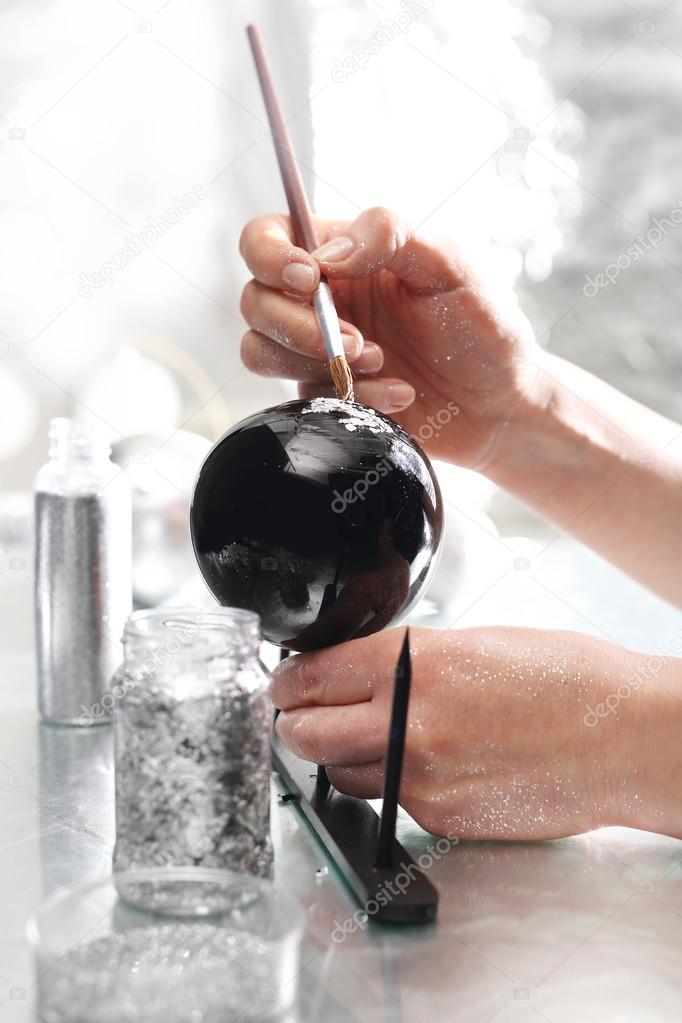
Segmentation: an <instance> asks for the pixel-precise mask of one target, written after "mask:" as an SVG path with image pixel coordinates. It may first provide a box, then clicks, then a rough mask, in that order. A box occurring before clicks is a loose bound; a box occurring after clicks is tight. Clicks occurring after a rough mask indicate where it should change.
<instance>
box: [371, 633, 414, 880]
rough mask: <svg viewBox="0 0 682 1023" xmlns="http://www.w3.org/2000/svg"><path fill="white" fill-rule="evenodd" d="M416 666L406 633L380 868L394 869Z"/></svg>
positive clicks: (381, 833) (393, 718)
mask: <svg viewBox="0 0 682 1023" xmlns="http://www.w3.org/2000/svg"><path fill="white" fill-rule="evenodd" d="M411 681H412V662H411V660H410V630H409V629H406V631H405V639H404V641H403V647H402V650H401V651H400V657H399V658H398V664H397V666H396V671H395V685H394V687H393V706H392V708H391V725H390V729H389V733H388V750H387V752H386V768H385V773H384V803H383V806H382V808H381V821H380V822H379V838H378V841H377V856H376V866H377V867H390V866H392V863H393V843H394V841H395V826H396V821H397V819H398V797H399V796H400V779H401V775H402V772H403V755H404V753H405V735H406V732H407V710H408V707H409V705H410V683H411Z"/></svg>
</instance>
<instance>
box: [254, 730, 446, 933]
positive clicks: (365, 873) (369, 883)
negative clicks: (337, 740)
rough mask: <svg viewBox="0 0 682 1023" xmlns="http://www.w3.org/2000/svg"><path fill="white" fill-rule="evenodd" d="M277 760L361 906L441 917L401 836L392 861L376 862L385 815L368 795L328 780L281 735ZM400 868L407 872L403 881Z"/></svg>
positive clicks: (289, 795) (415, 919)
mask: <svg viewBox="0 0 682 1023" xmlns="http://www.w3.org/2000/svg"><path fill="white" fill-rule="evenodd" d="M272 763H273V768H274V770H275V771H276V772H277V774H278V775H279V777H280V779H281V782H282V786H283V788H284V789H285V792H284V795H283V796H282V800H283V801H284V802H295V803H296V806H297V807H298V810H299V812H300V813H301V814H302V815H303V817H305V819H306V821H307V822H308V824H309V825H310V827H311V829H312V831H313V833H314V835H315V837H316V838H317V839H318V841H319V842H320V843H321V844H322V845H323V846H324V848H325V850H326V852H327V854H328V856H329V857H330V858H331V860H332V862H333V864H334V866H335V867H336V869H337V871H338V872H339V874H340V875H341V878H342V880H343V881H344V882H345V883H346V885H347V886H348V888H350V890H351V891H352V893H353V895H354V896H355V898H356V899H357V901H358V902H359V903H360V905H361V907H363V908H366V907H369V906H372V907H373V906H374V905H375V904H376V906H377V907H378V908H377V910H376V912H373V913H371V914H370V915H371V918H372V919H373V920H377V921H379V922H382V923H394V924H408V923H412V924H424V923H430V922H433V921H434V920H435V919H436V912H437V908H438V892H437V891H436V889H435V888H434V887H433V885H432V884H431V882H430V881H429V879H428V878H427V877H426V875H425V874H424V873H423V871H422V870H421V868H420V867H419V866H418V865H417V863H416V862H415V861H414V859H413V858H412V856H410V854H409V853H408V851H407V850H406V849H405V848H404V846H402V845H401V844H400V842H399V841H398V840H397V839H396V838H395V837H394V838H393V845H392V857H391V863H390V865H388V866H377V865H376V858H377V846H378V840H379V828H380V822H381V818H380V817H379V815H378V814H377V813H376V812H375V811H374V810H373V809H372V807H371V806H370V805H369V803H368V802H367V800H365V799H356V798H355V797H354V796H345V795H343V794H342V793H340V792H337V791H336V789H334V788H332V787H331V786H330V785H329V783H326V784H325V783H324V782H322V781H321V780H320V778H319V777H318V772H317V765H316V764H311V763H309V762H308V761H307V760H300V759H299V758H298V757H296V756H295V755H294V754H293V753H290V752H289V750H287V748H286V747H285V746H284V744H283V743H282V741H281V739H279V737H278V736H277V735H275V736H274V737H273V744H272ZM398 874H401V875H403V878H402V879H401V881H400V886H398V884H397V883H396V878H397V875H398ZM405 875H407V876H408V878H409V879H410V880H409V882H408V883H407V884H406V883H405V881H404V876H405Z"/></svg>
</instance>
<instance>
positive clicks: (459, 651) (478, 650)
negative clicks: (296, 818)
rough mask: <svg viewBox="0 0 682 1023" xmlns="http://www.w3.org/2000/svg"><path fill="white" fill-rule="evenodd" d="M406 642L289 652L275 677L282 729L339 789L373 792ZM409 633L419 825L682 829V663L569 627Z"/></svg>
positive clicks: (438, 830)
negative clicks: (324, 769)
mask: <svg viewBox="0 0 682 1023" xmlns="http://www.w3.org/2000/svg"><path fill="white" fill-rule="evenodd" d="M403 637H404V630H403V629H393V630H391V631H389V632H386V633H382V634H379V635H375V636H370V637H368V638H366V639H359V640H354V641H352V642H350V643H344V644H341V645H339V646H335V647H332V648H330V649H327V650H321V651H319V652H315V653H310V654H302V655H299V656H296V657H290V658H288V659H287V660H286V661H284V662H282V664H280V665H279V666H278V668H277V669H276V671H275V673H274V678H273V683H272V700H273V702H274V704H275V706H277V707H280V708H282V713H281V714H280V715H279V717H278V718H277V731H278V732H279V734H280V736H281V737H282V739H283V740H284V742H285V743H286V744H287V746H289V747H290V749H291V750H292V751H293V752H294V753H296V754H298V755H299V756H301V757H303V758H304V759H307V760H311V761H313V762H316V763H322V764H327V765H328V773H329V777H330V780H331V782H332V784H333V785H334V786H335V787H336V788H337V789H338V790H339V791H341V792H346V793H349V794H351V795H354V796H361V797H365V798H374V797H378V796H380V795H381V792H382V784H383V770H384V765H383V756H384V752H385V749H386V741H387V736H388V722H389V716H390V707H391V699H392V687H393V676H394V670H395V665H396V663H397V660H398V655H399V652H400V647H401V644H402V640H403ZM410 639H411V649H412V691H411V699H410V711H409V721H408V732H407V741H406V748H405V761H404V767H403V781H402V787H401V796H400V802H401V804H402V806H404V808H405V809H406V810H407V811H408V813H409V814H411V816H412V817H414V819H415V820H416V821H417V822H418V823H419V824H421V825H422V826H423V827H424V828H426V829H427V830H428V831H431V832H433V833H435V834H440V835H445V834H447V833H454V834H456V835H458V836H459V837H461V838H468V839H547V838H558V837H561V836H565V835H573V834H577V833H579V832H583V831H588V830H591V829H593V828H598V827H601V826H604V825H610V824H627V825H631V826H634V827H641V828H646V829H648V830H656V831H661V832H663V833H666V834H676V835H682V812H681V809H682V807H681V804H680V801H679V792H678V780H679V777H680V775H681V773H682V771H681V769H682V743H680V741H679V735H680V719H681V717H682V715H681V714H680V708H681V707H682V702H680V701H681V698H682V686H680V684H679V679H680V674H681V672H680V668H681V665H680V662H679V661H676V660H675V659H668V660H665V659H661V658H648V657H647V655H645V654H636V653H633V652H631V651H628V650H625V649H623V648H622V647H618V646H615V645H614V644H611V643H606V642H604V641H602V640H598V639H593V638H592V637H589V636H584V635H580V634H579V633H572V632H548V631H541V630H534V629H513V628H481V629H466V630H462V631H459V630H452V631H439V630H438V631H437V630H431V629H411V630H410ZM654 661H656V662H657V664H656V665H654V664H653V662H654ZM647 666H648V669H649V670H648V674H649V678H648V680H647V678H646V676H647ZM637 679H638V680H639V684H636V680H637ZM619 687H621V688H620V689H619ZM623 687H625V688H623ZM627 690H629V692H628V691H627ZM607 698H609V699H608V702H607ZM604 708H605V709H604Z"/></svg>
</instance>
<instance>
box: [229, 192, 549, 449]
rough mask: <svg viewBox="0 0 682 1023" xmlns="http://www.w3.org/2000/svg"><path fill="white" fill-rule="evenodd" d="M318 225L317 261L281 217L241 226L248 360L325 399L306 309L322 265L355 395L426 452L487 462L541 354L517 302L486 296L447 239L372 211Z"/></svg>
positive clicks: (325, 378) (321, 358)
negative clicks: (391, 420) (297, 242)
mask: <svg viewBox="0 0 682 1023" xmlns="http://www.w3.org/2000/svg"><path fill="white" fill-rule="evenodd" d="M316 227H317V234H318V238H319V240H320V242H321V246H320V248H319V249H318V250H317V251H316V253H315V254H314V257H313V256H311V255H309V254H308V253H307V252H305V250H303V249H299V248H297V247H296V246H295V245H293V243H292V240H291V239H292V232H291V225H290V221H289V218H288V217H285V216H282V215H279V214H271V215H267V216H264V217H259V218H257V219H256V220H252V221H251V222H250V223H248V224H247V225H246V227H245V228H244V231H243V234H242V238H241V243H240V249H241V253H242V255H243V257H244V259H245V260H246V263H247V265H248V267H249V269H250V271H251V273H252V274H253V278H254V279H253V280H252V281H250V282H249V283H248V284H247V285H246V287H245V289H244V292H243V296H242V303H241V306H242V313H243V315H244V317H245V319H246V321H247V323H248V324H249V326H250V327H251V328H252V329H251V330H250V331H249V332H248V333H247V334H246V335H245V337H244V340H243V342H242V359H243V361H244V363H245V365H246V366H247V367H248V368H249V369H251V370H252V371H253V372H255V373H259V374H260V375H262V376H277V377H285V378H288V379H292V380H297V381H299V384H300V387H299V391H300V394H301V396H302V397H310V396H313V395H318V394H333V388H331V386H330V382H329V372H328V369H327V366H326V364H325V354H324V348H323V344H322V338H321V335H320V331H319V328H318V325H317V321H316V318H315V313H314V311H313V309H312V306H311V304H310V299H311V295H312V293H313V291H314V289H315V288H316V287H317V284H318V283H319V275H320V270H322V272H323V273H324V274H326V276H327V278H328V279H329V281H330V283H331V286H332V289H333V291H334V297H335V300H336V303H337V307H338V311H339V316H340V317H341V318H342V323H341V328H342V331H343V332H344V335H345V336H344V344H345V347H346V354H347V357H348V359H349V362H350V363H351V367H352V369H353V373H354V375H355V377H356V395H357V398H358V400H359V401H362V402H364V403H365V404H368V405H372V406H374V407H375V408H377V409H379V410H380V411H383V412H387V413H389V414H391V415H392V416H393V417H394V418H395V419H397V420H398V421H399V422H400V423H401V425H402V426H404V427H405V428H406V429H407V430H408V431H409V432H410V433H412V434H413V435H414V436H416V437H417V438H419V439H421V440H422V441H423V442H424V444H425V446H426V448H427V449H428V450H429V451H430V453H431V454H433V455H435V456H437V457H439V458H444V459H449V460H451V461H454V462H457V463H459V464H460V465H466V466H470V467H474V468H478V469H484V468H485V465H486V463H487V461H488V459H489V458H490V457H491V454H492V453H493V450H494V447H495V442H496V440H497V438H498V433H499V431H500V430H501V429H502V428H503V427H505V426H506V425H507V424H508V423H509V422H510V421H511V420H513V419H514V417H515V416H516V415H517V414H519V413H520V411H521V409H522V407H523V405H524V403H525V402H526V401H527V399H528V398H529V395H530V394H531V393H533V394H534V392H535V388H536V374H535V370H534V368H533V367H532V365H531V362H530V361H529V356H530V355H533V357H534V359H535V360H536V361H537V359H538V357H539V354H540V350H539V349H538V348H537V346H536V343H535V340H534V338H533V334H532V331H531V328H530V325H529V324H528V321H527V320H526V319H525V317H524V316H523V314H522V313H521V312H520V310H519V308H518V306H517V305H516V303H515V300H514V299H513V297H512V296H511V295H509V296H508V297H505V300H504V302H503V301H502V300H501V299H500V298H499V296H498V297H497V298H496V299H493V298H492V296H491V293H490V292H489V290H487V289H486V288H485V287H484V285H483V283H482V282H481V280H480V279H479V277H478V275H477V274H476V273H475V271H474V270H473V268H472V267H471V266H470V264H469V263H468V262H467V260H466V259H465V258H464V257H463V255H462V254H461V253H460V252H458V251H457V250H456V249H455V248H454V246H453V245H451V244H450V243H449V242H446V241H438V242H436V241H427V240H425V239H422V238H420V237H419V236H418V235H413V234H411V233H410V232H409V230H408V229H407V228H406V227H405V225H404V224H403V223H402V222H401V221H400V219H399V218H398V217H397V216H396V214H394V213H392V212H390V211H389V210H386V209H383V208H381V207H378V208H375V209H370V210H367V211H366V212H364V213H362V214H361V215H360V216H359V217H358V219H357V220H356V221H354V222H353V223H346V222H340V221H329V220H319V219H318V220H316ZM363 339H364V341H363ZM540 383H542V380H540Z"/></svg>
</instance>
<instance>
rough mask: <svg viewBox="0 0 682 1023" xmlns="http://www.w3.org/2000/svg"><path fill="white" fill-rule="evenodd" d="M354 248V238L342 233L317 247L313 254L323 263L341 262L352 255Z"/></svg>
mask: <svg viewBox="0 0 682 1023" xmlns="http://www.w3.org/2000/svg"><path fill="white" fill-rule="evenodd" d="M354 248H355V242H354V241H353V239H352V238H347V237H346V235H344V234H342V235H341V237H340V238H332V240H331V241H330V242H326V243H325V244H324V245H321V246H320V248H319V249H315V251H314V252H312V253H311V255H313V256H314V257H315V259H318V260H319V261H320V262H321V263H340V262H341V260H342V259H346V257H347V256H350V254H351V252H352V251H353V249H354Z"/></svg>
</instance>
